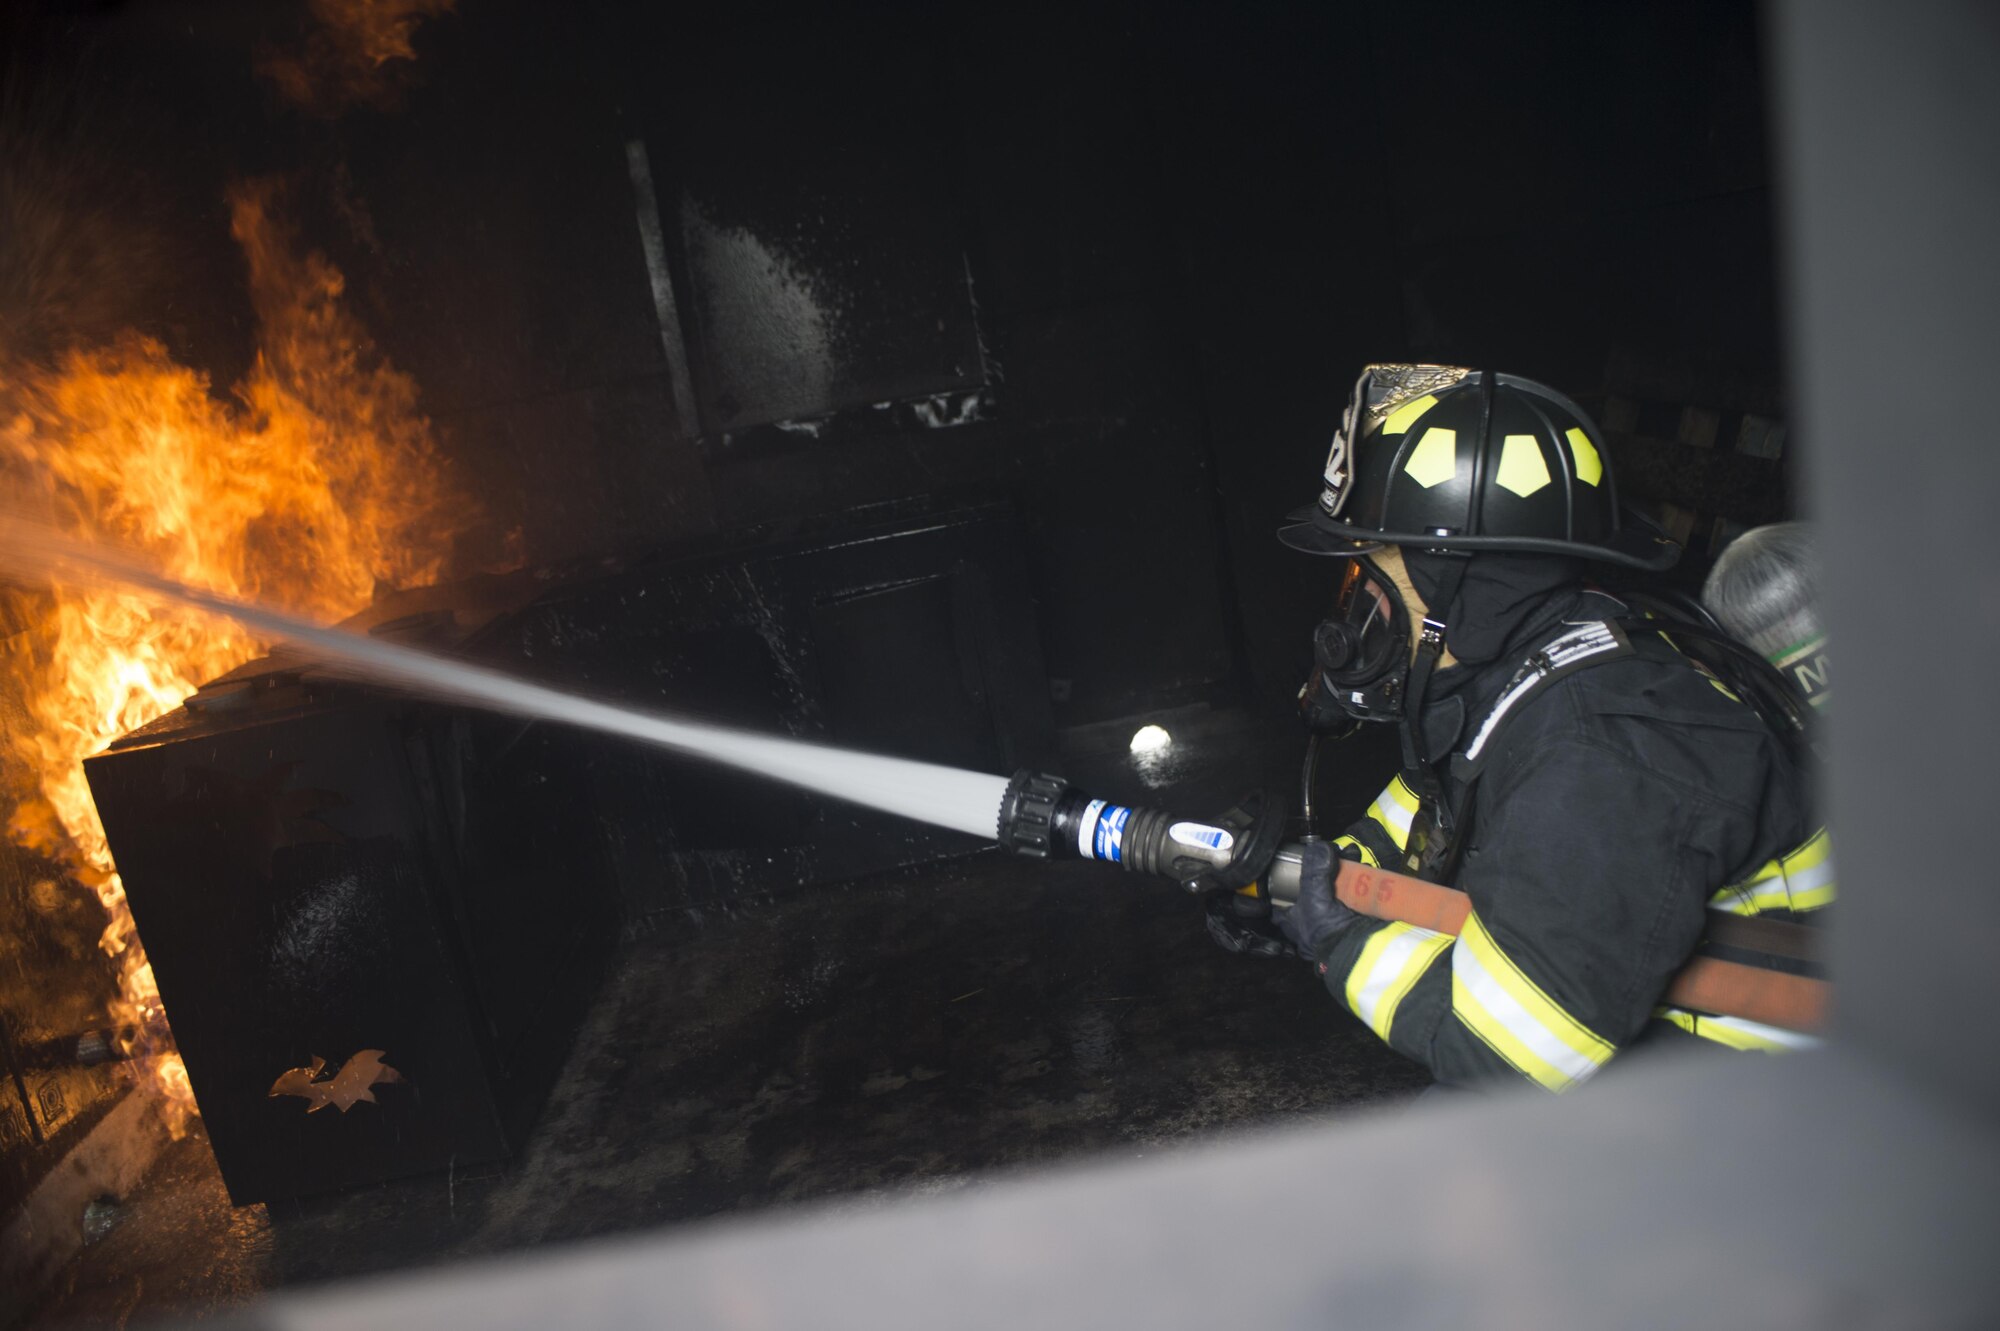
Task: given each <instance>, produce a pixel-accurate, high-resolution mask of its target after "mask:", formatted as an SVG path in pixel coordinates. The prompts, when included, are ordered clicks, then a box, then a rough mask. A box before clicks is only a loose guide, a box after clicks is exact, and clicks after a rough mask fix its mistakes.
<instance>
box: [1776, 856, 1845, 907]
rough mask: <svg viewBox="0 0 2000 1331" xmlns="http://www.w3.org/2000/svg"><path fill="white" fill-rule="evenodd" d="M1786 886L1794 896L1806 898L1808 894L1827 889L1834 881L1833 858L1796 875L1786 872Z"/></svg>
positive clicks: (1801, 870)
mask: <svg viewBox="0 0 2000 1331" xmlns="http://www.w3.org/2000/svg"><path fill="white" fill-rule="evenodd" d="M1784 879H1785V886H1786V887H1787V888H1788V889H1790V893H1791V895H1793V896H1800V897H1802V896H1804V895H1805V894H1806V893H1808V892H1812V891H1815V890H1817V889H1819V888H1822V887H1825V886H1826V885H1827V884H1828V883H1830V882H1832V881H1833V857H1832V856H1831V855H1829V856H1827V858H1825V859H1823V860H1821V861H1820V862H1819V863H1818V864H1815V865H1813V867H1812V868H1810V869H1800V870H1799V871H1798V872H1796V873H1794V872H1792V871H1790V870H1786V871H1785V875H1784Z"/></svg>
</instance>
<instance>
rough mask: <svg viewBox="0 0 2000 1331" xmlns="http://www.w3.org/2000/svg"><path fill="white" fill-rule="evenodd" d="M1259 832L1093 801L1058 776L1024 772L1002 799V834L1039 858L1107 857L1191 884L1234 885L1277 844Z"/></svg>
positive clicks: (1253, 872) (1008, 843)
mask: <svg viewBox="0 0 2000 1331" xmlns="http://www.w3.org/2000/svg"><path fill="white" fill-rule="evenodd" d="M1261 830H1262V829H1261V826H1259V827H1234V826H1218V825H1216V824H1214V823H1207V822H1196V821H1194V820H1191V819H1185V818H1176V817H1175V816H1174V815H1172V814H1170V813H1167V812H1165V811H1163V810H1160V809H1134V808H1129V807H1127V806H1125V805H1122V804H1113V803H1111V802H1110V801H1108V800H1099V799H1091V798H1090V797H1089V796H1087V795H1085V794H1083V793H1082V792H1081V791H1079V790H1077V789H1076V788H1075V787H1073V786H1071V785H1070V784H1069V783H1068V782H1067V781H1065V780H1063V779H1062V778H1061V777H1059V776H1050V775H1048V774H1046V773H1038V772H1029V771H1021V772H1016V773H1015V774H1014V779H1013V780H1012V781H1010V782H1008V784H1007V791H1006V794H1005V795H1004V796H1002V798H1001V801H1000V815H999V831H998V838H997V839H998V840H999V842H1000V844H1001V845H1003V846H1005V847H1007V848H1008V849H1009V850H1012V851H1015V852H1018V853H1019V854H1022V855H1027V856H1030V857H1032V858H1034V859H1039V860H1045V859H1051V858H1057V859H1085V860H1110V861H1112V862H1113V863H1115V864H1122V865H1124V866H1125V867H1126V868H1127V869H1130V870H1132V871H1133V872H1135V873H1148V874H1159V875H1160V876H1162V877H1165V878H1171V879H1173V880H1174V881H1175V882H1177V883H1181V884H1183V885H1186V886H1203V885H1218V886H1230V887H1235V886H1241V885H1242V883H1248V882H1251V881H1252V880H1254V879H1255V878H1256V877H1257V876H1258V874H1259V873H1261V872H1262V871H1263V869H1264V867H1265V864H1267V863H1268V862H1269V859H1270V854H1271V851H1272V850H1273V849H1274V848H1275V846H1276V841H1275V839H1273V838H1268V837H1265V836H1263V835H1260V832H1261ZM1267 842H1268V843H1269V844H1266V843H1267ZM1252 861H1257V862H1256V863H1252ZM1239 878H1240V879H1241V882H1240V883H1239V882H1236V881H1233V880H1235V879H1239Z"/></svg>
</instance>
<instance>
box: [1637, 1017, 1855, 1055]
mask: <svg viewBox="0 0 2000 1331" xmlns="http://www.w3.org/2000/svg"><path fill="white" fill-rule="evenodd" d="M1657 1015H1659V1016H1661V1017H1664V1018H1666V1019H1667V1020H1668V1021H1671V1022H1673V1023H1674V1024H1675V1025H1676V1026H1679V1027H1680V1028H1681V1029H1682V1030H1684V1031H1687V1032H1688V1033H1689V1034H1690V1035H1698V1036H1700V1037H1701V1038H1702V1039H1704V1040H1713V1041H1714V1042H1715V1043H1717V1044H1724V1045H1728V1046H1729V1047H1730V1048H1732V1049H1742V1048H1744V1047H1746V1046H1763V1047H1766V1048H1771V1049H1817V1048H1819V1047H1820V1046H1821V1045H1823V1044H1825V1043H1826V1041H1824V1040H1822V1039H1820V1038H1819V1037H1818V1036H1816V1035H1805V1034H1802V1033H1801V1032H1799V1031H1788V1030H1786V1029H1785V1028H1784V1027H1782V1026H1766V1025H1765V1024H1764V1023H1763V1022H1761V1021H1751V1020H1749V1019H1748V1018H1747V1017H1711V1016H1710V1015H1709V1014H1708V1013H1706V1012H1690V1011H1688V1010H1687V1009H1686V1008H1677V1007H1669V1008H1661V1009H1660V1010H1659V1012H1658V1013H1657Z"/></svg>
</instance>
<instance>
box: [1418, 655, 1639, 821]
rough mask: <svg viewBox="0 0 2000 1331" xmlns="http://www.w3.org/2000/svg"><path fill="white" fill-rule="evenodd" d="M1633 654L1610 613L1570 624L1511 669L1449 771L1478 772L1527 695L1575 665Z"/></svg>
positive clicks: (1466, 777)
mask: <svg viewBox="0 0 2000 1331" xmlns="http://www.w3.org/2000/svg"><path fill="white" fill-rule="evenodd" d="M1632 655H1635V652H1634V650H1633V647H1632V642H1631V639H1629V638H1627V637H1626V636H1625V630H1624V629H1623V628H1621V627H1620V626H1619V624H1618V621H1616V620H1611V619H1594V620H1588V621H1586V622H1584V623H1581V624H1576V625H1572V626H1571V627H1569V628H1568V629H1567V630H1565V631H1564V632H1563V633H1562V634H1560V635H1558V636H1557V637H1555V638H1552V639H1550V640H1549V641H1548V642H1546V643H1544V644H1542V645H1541V646H1540V647H1538V648H1536V649H1535V650H1534V651H1533V652H1532V653H1530V654H1529V656H1528V659H1527V660H1526V661H1524V662H1522V663H1521V668H1520V669H1519V670H1516V671H1515V672H1514V677H1513V678H1512V679H1511V680H1509V681H1508V683H1507V687H1506V688H1504V689H1502V690H1501V691H1500V697H1499V698H1498V700H1496V701H1495V702H1494V704H1493V707H1492V709H1491V710H1490V711H1488V712H1487V713H1486V716H1485V717H1484V718H1483V719H1482V720H1481V721H1480V722H1479V725H1478V727H1477V728H1476V729H1474V731H1473V732H1472V742H1471V743H1469V744H1467V745H1466V746H1465V748H1464V749H1463V750H1462V751H1460V752H1459V753H1456V754H1454V755H1452V760H1451V761H1452V774H1453V775H1454V776H1456V777H1457V778H1458V779H1459V780H1460V781H1470V780H1472V779H1474V778H1475V777H1477V776H1478V775H1479V772H1480V769H1481V768H1482V767H1483V766H1484V765H1485V761H1486V757H1487V755H1488V754H1489V753H1491V752H1492V750H1493V741H1494V740H1495V739H1496V738H1497V737H1498V736H1499V734H1500V731H1501V728H1502V727H1504V726H1505V725H1506V723H1507V720H1508V718H1509V717H1511V716H1513V715H1514V714H1515V713H1516V712H1518V711H1519V710H1520V707H1521V705H1522V704H1523V703H1525V702H1527V701H1528V700H1529V699H1530V698H1533V697H1534V696H1535V695H1537V694H1539V693H1540V692H1542V691H1543V690H1544V689H1546V688H1548V687H1549V686H1550V685H1552V684H1554V683H1555V682H1556V681H1558V680H1560V679H1563V678H1565V677H1566V676H1569V675H1573V674H1575V673H1576V672H1577V671H1579V670H1585V669H1588V668H1589V667H1591V666H1594V665H1603V664H1604V663H1606V662H1608V661H1617V660H1622V659H1623V658H1625V657H1628V656H1632Z"/></svg>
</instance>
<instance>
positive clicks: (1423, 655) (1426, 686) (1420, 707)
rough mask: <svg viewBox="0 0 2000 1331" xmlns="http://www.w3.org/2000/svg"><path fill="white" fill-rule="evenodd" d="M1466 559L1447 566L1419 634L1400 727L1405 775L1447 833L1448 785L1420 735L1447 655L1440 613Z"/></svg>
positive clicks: (1446, 607)
mask: <svg viewBox="0 0 2000 1331" xmlns="http://www.w3.org/2000/svg"><path fill="white" fill-rule="evenodd" d="M1465 563H1466V561H1464V560H1462V559H1454V560H1452V561H1451V563H1450V565H1449V566H1448V567H1447V568H1446V569H1445V571H1444V576H1443V577H1442V578H1441V579H1440V580H1439V584H1438V605H1439V607H1440V608H1439V609H1438V610H1436V611H1433V612H1432V614H1428V615H1425V616H1424V624H1423V630H1422V633H1421V634H1420V636H1419V637H1418V638H1417V659H1416V660H1414V661H1412V662H1411V663H1410V673H1409V677H1408V681H1407V682H1406V683H1405V684H1404V686H1403V718H1402V720H1401V721H1400V722H1398V724H1397V729H1398V730H1399V731H1400V732H1401V734H1402V739H1403V779H1404V780H1405V781H1406V782H1408V783H1409V784H1410V785H1411V787H1412V788H1413V790H1414V793H1415V794H1416V796H1417V798H1418V799H1419V800H1420V801H1422V803H1423V805H1424V806H1427V807H1429V808H1431V809H1433V810H1435V811H1436V812H1435V813H1434V815H1433V817H1435V818H1436V820H1437V829H1438V831H1440V832H1443V833H1449V832H1450V831H1451V825H1452V822H1453V821H1454V820H1453V818H1452V815H1451V811H1450V810H1448V809H1446V808H1445V806H1444V787H1443V785H1442V784H1441V783H1440V782H1439V781H1438V778H1437V773H1436V772H1435V771H1433V770H1432V768H1431V765H1430V763H1428V762H1426V761H1425V760H1424V753H1423V745H1422V743H1421V740H1420V737H1421V735H1422V730H1423V717H1424V698H1425V695H1426V694H1428V693H1429V692H1430V683H1431V672H1432V671H1434V670H1436V669H1437V665H1438V662H1439V661H1440V660H1442V659H1443V658H1444V651H1445V642H1444V638H1445V633H1446V631H1447V629H1446V625H1445V622H1444V620H1442V619H1439V618H1436V616H1437V615H1442V614H1445V613H1447V612H1448V611H1449V609H1450V607H1451V604H1452V602H1453V601H1456V600H1457V599H1458V587H1459V584H1460V583H1461V582H1463V581H1464V580H1465Z"/></svg>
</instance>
